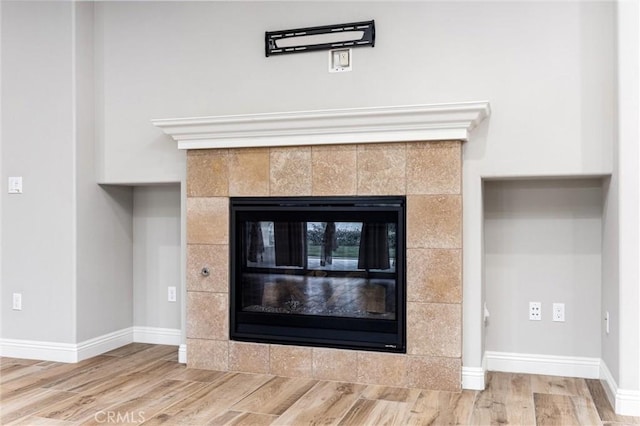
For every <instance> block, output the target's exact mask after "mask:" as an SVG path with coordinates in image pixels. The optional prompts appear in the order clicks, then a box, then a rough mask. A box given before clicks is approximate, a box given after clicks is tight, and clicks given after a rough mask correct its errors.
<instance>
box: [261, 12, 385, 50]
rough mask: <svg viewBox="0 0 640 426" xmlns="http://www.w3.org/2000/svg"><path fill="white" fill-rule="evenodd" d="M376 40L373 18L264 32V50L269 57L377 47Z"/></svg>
mask: <svg viewBox="0 0 640 426" xmlns="http://www.w3.org/2000/svg"><path fill="white" fill-rule="evenodd" d="M375 43H376V26H375V21H373V20H372V21H363V22H352V23H349V24H336V25H324V26H321V27H309V28H295V29H292V30H282V31H266V32H265V33H264V51H265V55H266V56H267V57H269V56H273V55H284V54H288V53H301V52H311V51H314V50H331V49H339V48H349V47H364V46H371V47H374V46H375Z"/></svg>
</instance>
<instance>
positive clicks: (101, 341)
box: [74, 327, 133, 362]
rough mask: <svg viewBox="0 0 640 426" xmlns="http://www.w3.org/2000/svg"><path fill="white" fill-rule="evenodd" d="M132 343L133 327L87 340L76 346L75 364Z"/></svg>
mask: <svg viewBox="0 0 640 426" xmlns="http://www.w3.org/2000/svg"><path fill="white" fill-rule="evenodd" d="M132 342H133V331H132V328H131V327H129V328H123V329H122V330H119V331H114V332H113V333H107V334H104V335H102V336H98V337H95V338H93V339H89V340H85V341H84V342H80V343H78V344H77V345H76V360H75V361H74V362H78V361H82V360H84V359H88V358H91V357H93V356H96V355H100V354H103V353H105V352H109V351H111V350H114V349H117V348H119V347H121V346H124V345H128V344H129V343H132Z"/></svg>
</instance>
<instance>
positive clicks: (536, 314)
mask: <svg viewBox="0 0 640 426" xmlns="http://www.w3.org/2000/svg"><path fill="white" fill-rule="evenodd" d="M529 320H530V321H541V320H542V303H540V302H529Z"/></svg>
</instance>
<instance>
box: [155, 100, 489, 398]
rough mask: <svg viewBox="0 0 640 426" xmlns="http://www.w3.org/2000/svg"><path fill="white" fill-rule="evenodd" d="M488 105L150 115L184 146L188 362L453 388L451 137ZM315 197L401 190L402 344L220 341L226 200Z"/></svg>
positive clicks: (462, 133)
mask: <svg viewBox="0 0 640 426" xmlns="http://www.w3.org/2000/svg"><path fill="white" fill-rule="evenodd" d="M488 114H489V106H488V103H486V102H484V103H483V102H477V103H464V104H447V105H432V106H412V107H392V108H366V109H357V110H355V109H354V110H333V111H318V112H310V113H286V114H259V115H252V116H228V117H209V118H197V119H167V120H155V121H154V124H155V125H157V126H158V127H160V128H162V129H163V130H164V131H165V132H166V133H168V134H170V135H171V136H173V138H174V139H176V140H177V141H178V143H179V147H180V148H181V149H187V150H188V152H187V187H186V193H187V199H186V209H187V268H186V271H187V279H186V282H187V292H186V318H187V320H186V322H187V324H186V337H187V342H186V343H187V365H188V366H189V367H192V368H202V369H211V370H221V371H239V372H251V373H264V374H274V375H281V376H288V377H301V378H316V379H322V380H336V381H348V382H356V383H366V384H383V385H387V386H405V387H415V388H424V389H441V390H452V391H456V390H459V389H460V387H461V368H462V360H461V356H462V354H461V351H462V191H461V176H462V142H463V141H464V140H466V139H467V135H468V132H469V131H470V130H471V129H473V127H475V125H476V124H477V123H478V122H479V121H481V120H482V119H483V118H485V117H486V116H487V115H488ZM371 141H373V142H376V143H369V142H371ZM316 195H317V196H334V195H406V197H407V242H406V247H407V253H406V259H407V328H406V330H407V353H406V354H389V353H379V352H368V351H356V350H343V349H326V348H316V347H313V348H312V347H303V346H288V345H287V346H285V345H275V344H261V343H244V342H235V341H230V340H229V294H228V291H229V282H228V280H229V197H234V196H316ZM205 266H206V267H208V268H209V269H210V270H211V274H210V275H209V276H207V277H205V276H202V275H201V273H200V271H201V269H202V268H203V267H205Z"/></svg>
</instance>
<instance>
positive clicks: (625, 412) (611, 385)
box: [600, 360, 640, 416]
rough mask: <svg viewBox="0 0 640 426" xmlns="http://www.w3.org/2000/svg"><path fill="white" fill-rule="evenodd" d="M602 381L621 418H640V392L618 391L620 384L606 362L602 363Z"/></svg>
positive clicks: (612, 404)
mask: <svg viewBox="0 0 640 426" xmlns="http://www.w3.org/2000/svg"><path fill="white" fill-rule="evenodd" d="M600 380H603V381H604V383H605V384H606V386H603V388H604V390H605V393H606V394H607V398H608V399H609V402H610V403H611V406H613V407H615V412H616V414H619V415H621V416H640V390H629V389H618V384H617V383H616V380H615V379H614V378H613V375H612V374H611V371H609V368H608V367H607V364H606V363H605V362H604V360H603V361H602V362H601V363H600Z"/></svg>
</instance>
